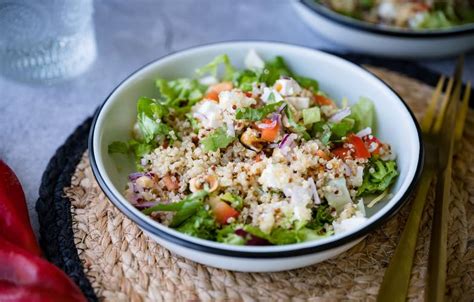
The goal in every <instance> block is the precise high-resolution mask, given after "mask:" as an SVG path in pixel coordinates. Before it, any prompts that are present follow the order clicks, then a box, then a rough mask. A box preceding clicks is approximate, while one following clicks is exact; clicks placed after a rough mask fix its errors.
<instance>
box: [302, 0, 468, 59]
mask: <svg viewBox="0 0 474 302" xmlns="http://www.w3.org/2000/svg"><path fill="white" fill-rule="evenodd" d="M293 5H294V8H295V10H296V12H297V13H298V14H299V15H300V17H301V18H302V19H303V21H304V22H305V23H306V24H307V25H308V26H309V27H310V28H311V29H312V30H314V31H315V32H318V33H319V34H321V35H322V36H324V37H326V38H327V39H329V40H332V41H334V42H336V43H338V44H339V45H342V46H344V47H347V48H349V49H353V50H356V51H358V52H363V53H368V54H373V55H378V56H389V57H399V58H434V57H445V56H453V55H456V54H460V53H463V52H467V51H469V50H472V49H474V23H471V24H464V25H459V26H454V27H450V28H446V29H436V30H408V29H400V28H395V27H389V26H380V25H376V24H372V23H368V22H364V21H360V20H357V19H354V18H350V17H347V16H344V15H342V14H339V13H337V12H335V11H333V10H331V9H329V8H327V7H326V6H324V5H322V4H319V3H317V2H316V1H315V0H298V1H293Z"/></svg>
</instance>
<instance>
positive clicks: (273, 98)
mask: <svg viewBox="0 0 474 302" xmlns="http://www.w3.org/2000/svg"><path fill="white" fill-rule="evenodd" d="M282 100H283V97H282V96H281V94H279V93H278V91H276V90H275V89H271V88H268V87H265V88H263V94H262V101H263V102H264V103H276V102H280V101H282Z"/></svg>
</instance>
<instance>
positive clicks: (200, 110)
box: [193, 101, 223, 129]
mask: <svg viewBox="0 0 474 302" xmlns="http://www.w3.org/2000/svg"><path fill="white" fill-rule="evenodd" d="M193 112H194V114H193V117H195V118H197V119H198V120H199V121H200V122H201V124H202V126H204V127H205V128H211V129H215V128H219V127H221V126H222V123H223V121H222V115H221V109H220V107H219V104H217V103H216V102H213V101H203V102H201V103H199V104H197V105H195V106H194V107H193Z"/></svg>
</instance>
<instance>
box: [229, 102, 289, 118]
mask: <svg viewBox="0 0 474 302" xmlns="http://www.w3.org/2000/svg"><path fill="white" fill-rule="evenodd" d="M281 105H283V101H281V102H276V103H270V104H267V105H265V106H263V107H260V108H250V107H246V108H239V109H237V112H236V114H235V118H236V119H238V120H249V121H261V120H262V119H264V118H266V117H267V116H268V115H269V114H270V113H273V112H275V111H277V110H278V108H280V106H281Z"/></svg>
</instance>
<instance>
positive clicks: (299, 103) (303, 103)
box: [286, 96, 310, 111]
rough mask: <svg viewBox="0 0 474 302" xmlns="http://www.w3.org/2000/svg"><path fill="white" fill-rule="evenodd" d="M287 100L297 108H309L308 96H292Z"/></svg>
mask: <svg viewBox="0 0 474 302" xmlns="http://www.w3.org/2000/svg"><path fill="white" fill-rule="evenodd" d="M286 100H287V101H288V102H289V103H290V104H291V105H293V107H295V108H296V109H297V110H300V111H301V110H303V109H307V108H309V103H310V99H309V98H308V97H299V96H290V97H287V98H286Z"/></svg>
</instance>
